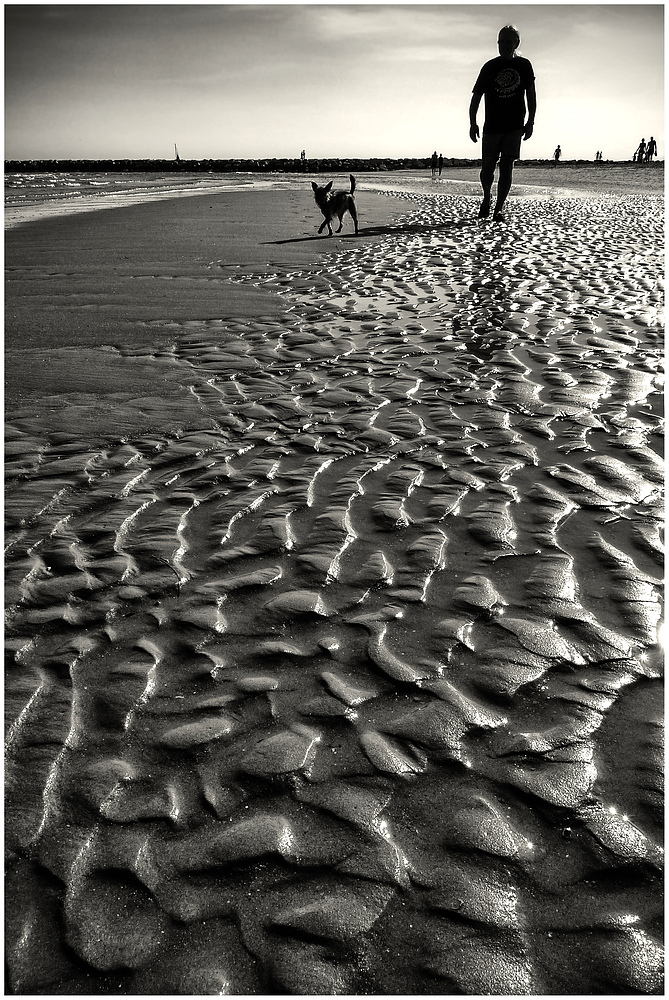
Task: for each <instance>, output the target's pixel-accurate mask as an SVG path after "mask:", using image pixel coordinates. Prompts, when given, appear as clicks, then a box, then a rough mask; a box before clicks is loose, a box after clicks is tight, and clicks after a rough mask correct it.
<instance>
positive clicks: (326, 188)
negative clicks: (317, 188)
mask: <svg viewBox="0 0 669 1000" xmlns="http://www.w3.org/2000/svg"><path fill="white" fill-rule="evenodd" d="M333 183H334V182H333V181H330V183H329V184H326V185H325V187H324V188H323V190H324V191H325V193H326V194H327V193H328V191H329V190H330V188H331V187H332V185H333Z"/></svg>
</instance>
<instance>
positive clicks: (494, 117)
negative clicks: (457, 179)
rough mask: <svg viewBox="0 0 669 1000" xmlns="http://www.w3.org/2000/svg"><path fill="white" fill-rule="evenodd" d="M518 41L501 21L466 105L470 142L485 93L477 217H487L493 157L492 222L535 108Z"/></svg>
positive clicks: (500, 210)
mask: <svg viewBox="0 0 669 1000" xmlns="http://www.w3.org/2000/svg"><path fill="white" fill-rule="evenodd" d="M519 45H520V35H519V34H518V31H517V29H516V28H514V27H513V25H512V24H507V25H505V26H504V27H503V28H502V29H501V31H500V33H499V35H498V36H497V48H498V50H499V56H497V57H496V58H495V59H491V60H489V62H487V63H485V64H484V65H483V66H482V68H481V72H480V73H479V75H478V78H477V80H476V83H475V84H474V90H473V94H472V99H471V103H470V105H469V137H470V139H471V140H472V142H476V141H477V139H478V137H479V127H478V125H477V124H476V115H477V112H478V109H479V104H480V103H481V98H482V97H483V96H484V95H485V120H484V122H483V137H482V150H481V152H482V157H481V160H482V164H481V175H480V176H481V187H482V188H483V201H482V202H481V207H480V209H479V219H487V218H488V216H489V214H490V193H491V190H492V184H493V180H494V178H495V167H496V166H497V161H498V160H499V177H498V179H497V201H496V204H495V211H494V213H493V219H494V220H495V222H502V221H503V220H504V214H503V209H504V202H505V201H506V196H507V195H508V193H509V191H510V190H511V182H512V180H513V164H514V161H515V160H517V159H518V158H519V156H520V141H521V139H529V138H530V137H531V135H532V132H533V131H534V116H535V114H536V110H537V95H536V90H535V87H534V70H533V69H532V63H531V62H530V61H529V59H524V58H523V57H522V56H518V55H516V49H517V48H518V46H519ZM525 95H527V112H528V118H527V121H525V111H526V108H525Z"/></svg>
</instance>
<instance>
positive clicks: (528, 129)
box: [523, 122, 534, 139]
mask: <svg viewBox="0 0 669 1000" xmlns="http://www.w3.org/2000/svg"><path fill="white" fill-rule="evenodd" d="M533 132H534V122H528V123H527V125H526V126H525V128H524V129H523V139H530V138H531V136H532V133H533Z"/></svg>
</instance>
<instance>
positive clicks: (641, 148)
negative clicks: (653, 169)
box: [634, 139, 646, 163]
mask: <svg viewBox="0 0 669 1000" xmlns="http://www.w3.org/2000/svg"><path fill="white" fill-rule="evenodd" d="M634 155H635V156H636V162H637V163H643V161H644V157H645V155H646V140H645V139H642V140H641V142H640V143H639V145H638V147H637V151H636V153H635V154H634Z"/></svg>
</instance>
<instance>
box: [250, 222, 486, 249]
mask: <svg viewBox="0 0 669 1000" xmlns="http://www.w3.org/2000/svg"><path fill="white" fill-rule="evenodd" d="M477 221H478V220H477V219H476V218H475V217H474V216H472V217H471V218H466V219H458V220H457V221H455V222H440V223H423V222H400V223H397V225H393V224H392V223H391V224H388V225H385V226H367V228H366V229H362V228H360V229H359V230H358V233H357V234H356V233H333V235H336V236H338V237H339V239H341V240H358V239H360V237H361V236H406V235H416V234H421V233H424V234H428V233H447V232H450V231H453V230H457V229H470V228H472V227H476V225H477ZM331 238H332V237H330V236H320V235H317V236H296V237H294V238H293V239H290V240H270V241H269V242H268V243H264V244H262V245H263V246H281V245H282V244H283V243H310V242H311V241H312V240H316V241H318V242H319V243H320V242H321V241H322V240H329V239H331Z"/></svg>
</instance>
